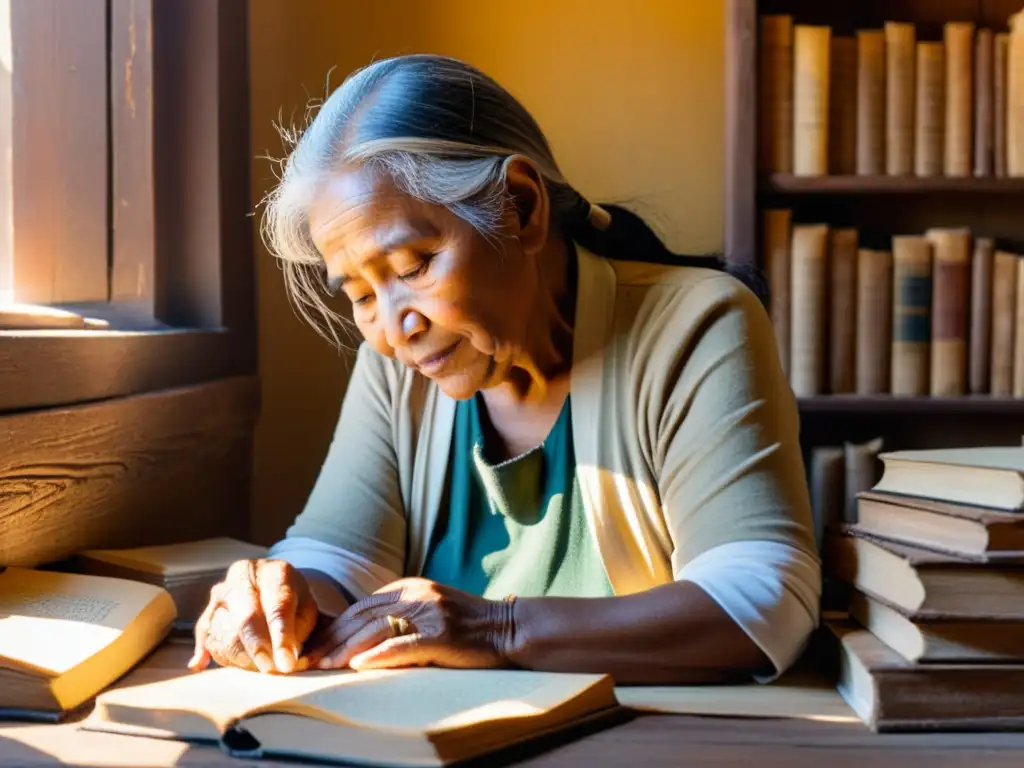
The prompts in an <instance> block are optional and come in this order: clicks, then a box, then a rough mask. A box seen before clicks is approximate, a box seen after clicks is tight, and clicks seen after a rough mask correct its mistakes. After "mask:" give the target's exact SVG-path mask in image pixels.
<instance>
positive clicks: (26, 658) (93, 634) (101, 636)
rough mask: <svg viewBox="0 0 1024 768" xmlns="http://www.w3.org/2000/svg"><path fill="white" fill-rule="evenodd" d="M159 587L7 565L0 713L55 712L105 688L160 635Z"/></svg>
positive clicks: (170, 612)
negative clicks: (3, 711) (1, 711)
mask: <svg viewBox="0 0 1024 768" xmlns="http://www.w3.org/2000/svg"><path fill="white" fill-rule="evenodd" d="M174 617H175V610H174V602H173V601H172V600H171V596H170V595H169V594H167V592H165V591H164V590H162V589H160V588H159V587H154V586H151V585H149V584H140V583H137V582H133V581H123V580H121V579H107V578H101V577H97V576H81V575H78V574H68V573H52V572H49V571H36V570H29V569H23V568H7V569H6V570H4V571H3V572H2V573H0V710H7V711H11V710H14V711H19V712H25V713H26V714H27V713H44V712H49V713H60V712H63V711H66V710H70V709H74V708H75V707H77V706H79V705H80V704H82V703H84V702H85V701H86V700H88V699H89V698H91V697H92V696H94V695H95V694H96V693H98V692H99V691H101V690H103V689H104V688H105V687H107V686H108V685H110V684H111V683H112V682H114V681H115V680H117V679H118V678H119V677H121V676H122V675H123V674H124V673H125V672H127V671H128V670H129V669H131V668H132V667H133V666H134V665H135V664H136V663H137V662H138V661H139V660H141V659H142V658H143V657H145V656H146V655H147V654H148V653H149V652H150V651H151V650H153V648H154V647H156V646H157V645H158V644H159V643H160V641H161V640H163V638H164V637H165V636H166V635H167V633H168V631H169V629H170V626H171V622H173V621H174Z"/></svg>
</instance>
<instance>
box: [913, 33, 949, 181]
mask: <svg viewBox="0 0 1024 768" xmlns="http://www.w3.org/2000/svg"><path fill="white" fill-rule="evenodd" d="M945 50H946V49H945V46H943V44H942V43H931V42H928V43H918V44H917V92H916V108H915V110H914V125H915V134H916V138H915V139H914V174H915V175H917V176H941V175H942V156H943V155H942V153H943V144H942V142H943V136H944V135H945V127H944V125H943V123H944V121H945V109H946V107H945V101H946V55H945Z"/></svg>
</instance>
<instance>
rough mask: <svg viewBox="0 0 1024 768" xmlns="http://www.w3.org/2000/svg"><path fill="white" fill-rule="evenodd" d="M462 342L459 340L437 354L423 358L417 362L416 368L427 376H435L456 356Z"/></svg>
mask: <svg viewBox="0 0 1024 768" xmlns="http://www.w3.org/2000/svg"><path fill="white" fill-rule="evenodd" d="M461 343H462V342H461V340H460V341H457V342H455V343H454V344H452V345H451V346H450V347H447V348H446V349H442V350H441V351H440V352H438V353H437V354H434V355H429V356H428V357H425V358H423V359H422V360H420V361H419V362H418V363H416V369H417V370H418V371H419V372H420V373H422V374H424V375H425V376H433V375H436V374H438V373H440V372H441V371H442V370H443V369H444V367H445V366H446V365H447V364H448V362H449V361H450V360H451V359H452V357H454V356H455V350H456V349H458V346H459V344H461Z"/></svg>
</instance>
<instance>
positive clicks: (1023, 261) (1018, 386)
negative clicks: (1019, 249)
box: [1013, 258, 1024, 397]
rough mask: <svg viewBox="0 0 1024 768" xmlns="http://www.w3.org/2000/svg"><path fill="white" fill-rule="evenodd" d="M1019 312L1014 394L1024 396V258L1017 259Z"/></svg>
mask: <svg viewBox="0 0 1024 768" xmlns="http://www.w3.org/2000/svg"><path fill="white" fill-rule="evenodd" d="M1016 262H1017V263H1016V265H1015V266H1016V267H1017V275H1016V277H1017V280H1016V282H1017V312H1016V322H1015V323H1014V325H1016V329H1015V330H1014V339H1013V396H1014V397H1024V301H1022V300H1021V296H1024V258H1018V259H1016Z"/></svg>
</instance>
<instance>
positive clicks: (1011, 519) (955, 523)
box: [857, 491, 1024, 560]
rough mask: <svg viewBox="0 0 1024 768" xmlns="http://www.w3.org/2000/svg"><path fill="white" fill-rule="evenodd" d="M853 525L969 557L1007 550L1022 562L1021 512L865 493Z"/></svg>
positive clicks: (1023, 521) (1023, 533)
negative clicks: (855, 523)
mask: <svg viewBox="0 0 1024 768" xmlns="http://www.w3.org/2000/svg"><path fill="white" fill-rule="evenodd" d="M857 501H858V504H857V508H858V511H857V523H858V527H859V528H860V529H861V530H863V531H865V532H867V533H870V534H873V535H876V536H881V537H883V538H886V539H892V540H895V541H902V542H904V543H907V544H912V545H915V546H919V547H924V548H927V549H935V550H939V551H942V552H949V553H952V554H955V555H960V556H963V557H969V558H980V557H990V556H992V555H997V554H998V553H1013V554H1015V555H1018V556H1020V557H1021V559H1022V560H1024V515H1022V514H1019V513H1014V512H1000V511H997V510H994V509H988V508H987V507H976V506H973V505H970V504H951V503H949V502H946V501H935V500H932V499H922V498H919V497H916V496H895V495H892V494H887V493H877V492H875V491H866V492H864V493H861V494H860V495H859V497H858V500H857Z"/></svg>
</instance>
